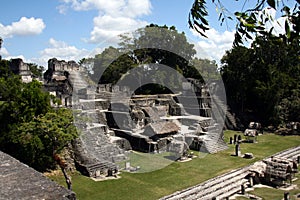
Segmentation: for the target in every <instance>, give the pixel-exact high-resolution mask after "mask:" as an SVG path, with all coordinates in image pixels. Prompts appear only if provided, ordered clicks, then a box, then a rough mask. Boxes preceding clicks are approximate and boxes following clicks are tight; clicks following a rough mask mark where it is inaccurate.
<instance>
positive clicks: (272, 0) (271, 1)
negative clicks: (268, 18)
mask: <svg viewBox="0 0 300 200" xmlns="http://www.w3.org/2000/svg"><path fill="white" fill-rule="evenodd" d="M267 2H268V4H269V6H271V7H272V8H274V9H275V10H276V3H275V0H267Z"/></svg>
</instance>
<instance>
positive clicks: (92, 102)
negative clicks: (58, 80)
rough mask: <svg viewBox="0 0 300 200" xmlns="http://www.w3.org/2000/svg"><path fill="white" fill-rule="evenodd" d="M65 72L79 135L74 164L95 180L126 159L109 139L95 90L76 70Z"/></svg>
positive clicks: (122, 151)
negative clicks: (71, 90) (68, 80)
mask: <svg viewBox="0 0 300 200" xmlns="http://www.w3.org/2000/svg"><path fill="white" fill-rule="evenodd" d="M69 73H70V75H69V78H70V82H71V83H72V85H73V102H72V107H73V111H74V118H75V119H74V121H75V124H76V125H77V128H78V130H79V132H80V139H79V140H78V141H77V145H76V147H77V150H75V155H77V158H78V159H79V161H78V163H77V165H79V166H80V168H84V171H86V173H87V175H89V176H93V177H97V176H98V175H100V174H103V173H105V171H108V170H115V169H117V168H118V166H117V163H118V162H120V161H122V160H125V159H126V156H125V153H124V150H122V149H121V148H119V147H118V146H117V145H116V144H114V143H112V142H111V140H110V138H109V137H110V135H109V134H108V126H107V122H106V118H105V116H104V113H103V112H101V111H100V110H102V109H103V108H102V107H101V105H102V104H101V103H99V102H97V99H95V94H94V91H95V88H93V87H90V86H89V85H88V84H87V83H86V81H85V80H84V76H83V75H82V74H81V72H80V71H70V72H69ZM83 90H84V91H86V95H85V94H83V93H82V91H83Z"/></svg>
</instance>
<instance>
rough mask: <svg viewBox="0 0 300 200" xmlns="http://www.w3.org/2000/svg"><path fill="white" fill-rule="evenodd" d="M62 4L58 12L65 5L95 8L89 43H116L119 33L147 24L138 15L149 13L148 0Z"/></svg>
mask: <svg viewBox="0 0 300 200" xmlns="http://www.w3.org/2000/svg"><path fill="white" fill-rule="evenodd" d="M62 1H63V2H64V4H62V5H60V6H58V7H57V9H58V10H59V12H60V13H65V12H66V10H67V7H66V6H68V5H69V6H70V7H71V8H72V9H74V10H76V11H87V10H92V9H93V10H97V11H98V16H95V17H94V20H93V22H94V28H93V30H92V31H91V34H90V38H89V39H88V40H87V41H89V42H91V43H100V42H104V41H107V40H110V41H111V42H113V43H117V42H118V40H119V38H118V37H117V36H118V35H119V34H121V33H125V32H129V31H133V30H136V29H138V28H141V27H143V26H145V25H147V24H149V23H148V22H146V21H142V20H140V19H139V17H140V16H143V15H148V14H150V13H151V2H150V0H110V1H107V0H82V1H81V0H62Z"/></svg>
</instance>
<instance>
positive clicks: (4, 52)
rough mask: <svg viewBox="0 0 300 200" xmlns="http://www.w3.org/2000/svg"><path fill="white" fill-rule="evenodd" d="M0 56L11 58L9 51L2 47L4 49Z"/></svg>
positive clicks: (1, 50) (0, 50) (0, 51)
mask: <svg viewBox="0 0 300 200" xmlns="http://www.w3.org/2000/svg"><path fill="white" fill-rule="evenodd" d="M0 55H1V56H2V57H7V56H9V52H8V51H7V49H6V48H5V47H2V48H1V49H0Z"/></svg>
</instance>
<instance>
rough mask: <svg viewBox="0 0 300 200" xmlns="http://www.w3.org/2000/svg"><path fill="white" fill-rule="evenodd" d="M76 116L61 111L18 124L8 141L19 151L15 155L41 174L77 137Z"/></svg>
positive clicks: (66, 111)
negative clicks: (74, 119)
mask: <svg viewBox="0 0 300 200" xmlns="http://www.w3.org/2000/svg"><path fill="white" fill-rule="evenodd" d="M72 117H73V115H72V112H71V111H70V110H68V109H62V108H61V109H58V110H52V111H51V112H47V113H46V114H44V115H38V116H37V117H36V118H34V119H33V120H31V121H29V122H23V123H20V124H18V126H15V127H14V128H13V129H12V130H11V131H10V133H9V137H8V138H7V139H8V140H9V141H10V142H11V144H10V145H11V146H13V147H14V149H15V150H14V152H12V154H13V155H14V156H16V157H17V158H19V159H20V160H21V161H22V162H24V163H27V164H28V165H30V166H32V167H34V168H35V169H37V170H39V171H43V170H45V169H48V168H51V167H53V166H54V164H55V161H54V158H53V155H54V154H57V153H59V152H60V151H61V150H62V149H63V148H64V147H65V146H67V145H68V143H69V142H70V141H72V140H74V139H75V138H76V137H77V132H76V128H75V126H73V124H72Z"/></svg>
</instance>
